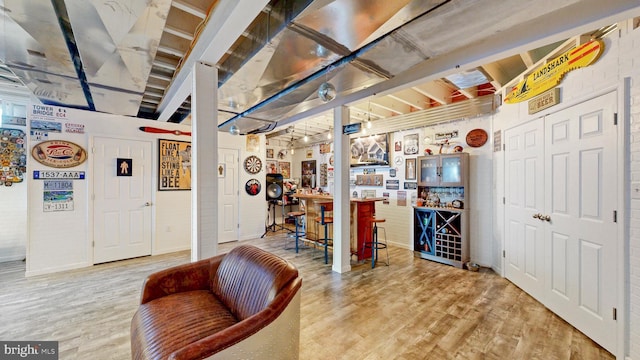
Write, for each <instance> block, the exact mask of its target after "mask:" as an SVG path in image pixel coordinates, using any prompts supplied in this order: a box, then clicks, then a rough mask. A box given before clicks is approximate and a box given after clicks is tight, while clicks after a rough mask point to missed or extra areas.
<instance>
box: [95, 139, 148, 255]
mask: <svg viewBox="0 0 640 360" xmlns="http://www.w3.org/2000/svg"><path fill="white" fill-rule="evenodd" d="M151 149H152V144H151V142H149V141H136V140H123V139H114V138H106V137H95V138H94V149H93V154H92V156H93V174H94V179H93V192H94V194H93V198H94V205H93V219H94V221H93V225H94V226H93V240H94V248H93V262H94V263H96V264H97V263H103V262H107V261H114V260H122V259H129V258H133V257H138V256H144V255H150V254H151V230H152V223H151V205H152V204H151V195H152V185H153V182H152V164H153V162H152V154H151ZM118 159H121V160H122V159H130V160H131V162H130V163H131V167H130V168H129V167H128V166H127V168H126V172H127V174H124V173H123V172H122V170H121V171H120V175H130V176H117V175H118V172H117V171H118V169H120V168H118V166H121V164H118Z"/></svg>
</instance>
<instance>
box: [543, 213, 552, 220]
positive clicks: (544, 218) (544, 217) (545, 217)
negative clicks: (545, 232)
mask: <svg viewBox="0 0 640 360" xmlns="http://www.w3.org/2000/svg"><path fill="white" fill-rule="evenodd" d="M540 220H544V221H551V216H549V215H544V216H543V215H542V214H541V215H540Z"/></svg>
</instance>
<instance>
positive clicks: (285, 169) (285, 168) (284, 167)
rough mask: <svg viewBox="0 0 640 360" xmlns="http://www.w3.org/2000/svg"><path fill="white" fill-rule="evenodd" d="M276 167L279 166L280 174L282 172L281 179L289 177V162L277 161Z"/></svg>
mask: <svg viewBox="0 0 640 360" xmlns="http://www.w3.org/2000/svg"><path fill="white" fill-rule="evenodd" d="M278 167H279V168H280V174H282V178H283V179H290V178H291V163H290V162H287V161H280V162H278Z"/></svg>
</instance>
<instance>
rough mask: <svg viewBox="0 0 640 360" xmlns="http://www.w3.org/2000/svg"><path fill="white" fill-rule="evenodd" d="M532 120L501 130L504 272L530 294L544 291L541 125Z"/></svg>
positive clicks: (542, 139) (538, 294)
mask: <svg viewBox="0 0 640 360" xmlns="http://www.w3.org/2000/svg"><path fill="white" fill-rule="evenodd" d="M542 124H543V122H542V120H538V121H532V122H529V123H527V124H524V125H521V126H518V127H517V128H514V129H509V130H507V131H505V134H504V135H505V161H506V172H505V174H506V177H507V178H506V181H505V194H506V201H505V206H506V211H507V214H508V217H507V221H506V223H505V224H506V233H505V234H506V238H505V273H506V277H507V278H508V279H510V280H511V281H513V282H514V283H515V284H516V285H518V286H519V287H521V288H522V289H523V290H524V291H526V292H528V293H529V294H531V295H532V296H534V297H536V298H537V297H540V296H542V294H543V293H544V275H545V274H544V225H545V224H544V223H543V222H541V221H540V220H539V219H538V214H540V213H541V212H542V211H543V210H544V172H543V171H542V170H543V169H544V127H543V126H542Z"/></svg>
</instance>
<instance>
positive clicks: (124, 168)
mask: <svg viewBox="0 0 640 360" xmlns="http://www.w3.org/2000/svg"><path fill="white" fill-rule="evenodd" d="M132 174H133V160H132V159H123V158H117V159H116V176H131V175H132Z"/></svg>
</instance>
